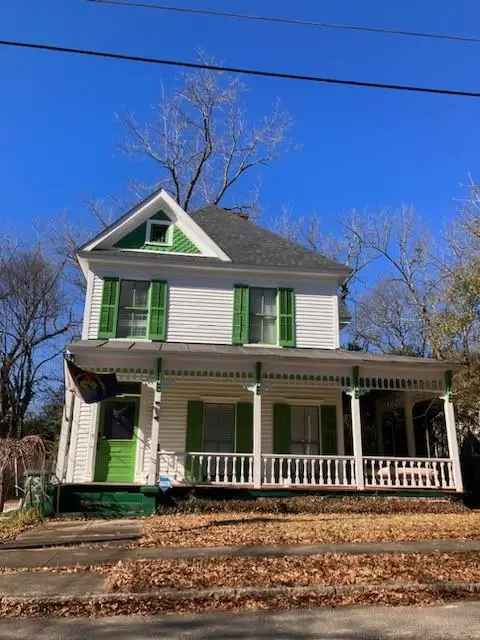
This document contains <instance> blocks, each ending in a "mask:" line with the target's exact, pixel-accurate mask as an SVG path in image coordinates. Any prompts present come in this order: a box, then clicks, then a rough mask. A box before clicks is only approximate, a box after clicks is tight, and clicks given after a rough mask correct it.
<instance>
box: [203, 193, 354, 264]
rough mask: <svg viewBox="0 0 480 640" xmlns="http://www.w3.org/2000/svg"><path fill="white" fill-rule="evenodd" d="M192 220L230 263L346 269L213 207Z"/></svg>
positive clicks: (234, 214) (206, 208)
mask: <svg viewBox="0 0 480 640" xmlns="http://www.w3.org/2000/svg"><path fill="white" fill-rule="evenodd" d="M192 218H193V220H194V221H195V222H196V223H197V224H198V226H199V227H201V228H202V229H203V230H204V231H205V233H207V234H208V235H209V236H210V237H211V238H212V240H213V241H214V242H216V243H217V244H218V245H219V246H220V247H221V248H222V249H223V251H225V253H226V254H227V255H228V256H229V257H230V258H231V260H232V262H233V263H239V264H245V265H254V266H275V267H291V268H297V269H302V268H304V269H308V270H309V271H310V270H315V269H319V270H320V269H329V270H330V269H331V270H337V269H342V270H345V269H346V267H345V265H343V264H340V263H339V262H334V261H333V260H330V259H329V258H326V257H325V256H322V255H320V254H319V253H316V252H315V251H308V250H307V249H305V248H304V247H302V246H300V245H298V244H295V243H294V242H290V241H289V240H286V239H285V238H282V237H281V236H279V235H277V234H276V233H273V232H272V231H268V230H267V229H264V228H262V227H259V226H258V225H256V224H254V223H253V222H250V221H249V220H246V219H245V218H243V217H241V216H240V215H239V214H238V213H232V212H231V211H226V210H225V209H221V208H220V207H216V206H209V207H205V208H204V209H200V210H198V211H196V212H195V213H192Z"/></svg>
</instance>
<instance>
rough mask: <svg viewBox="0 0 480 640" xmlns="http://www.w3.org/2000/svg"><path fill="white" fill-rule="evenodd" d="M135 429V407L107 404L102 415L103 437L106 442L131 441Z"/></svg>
mask: <svg viewBox="0 0 480 640" xmlns="http://www.w3.org/2000/svg"><path fill="white" fill-rule="evenodd" d="M134 429H135V405H134V404H133V403H132V402H129V403H125V402H121V401H119V402H109V403H108V404H106V405H105V408H104V413H103V436H104V437H105V438H107V439H108V440H131V439H132V438H133V432H134Z"/></svg>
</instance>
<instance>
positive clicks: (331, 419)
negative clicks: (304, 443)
mask: <svg viewBox="0 0 480 640" xmlns="http://www.w3.org/2000/svg"><path fill="white" fill-rule="evenodd" d="M320 420H321V427H322V451H321V453H322V455H324V456H329V455H336V454H337V407H335V406H326V405H325V406H322V407H321V410H320Z"/></svg>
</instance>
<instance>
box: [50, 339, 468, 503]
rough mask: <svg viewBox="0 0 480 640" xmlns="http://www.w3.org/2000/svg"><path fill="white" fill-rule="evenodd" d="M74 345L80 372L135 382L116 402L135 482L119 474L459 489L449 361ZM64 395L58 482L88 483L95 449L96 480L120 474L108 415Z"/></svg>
mask: <svg viewBox="0 0 480 640" xmlns="http://www.w3.org/2000/svg"><path fill="white" fill-rule="evenodd" d="M72 352H73V353H74V354H75V361H76V362H77V363H78V364H79V366H82V367H85V368H87V369H88V368H90V369H94V370H96V371H99V372H102V371H105V372H107V371H116V372H117V375H118V377H119V379H120V380H122V381H124V382H125V383H129V384H131V383H132V382H133V381H136V383H137V385H138V389H139V390H138V392H135V393H137V395H136V397H135V398H133V397H132V395H131V394H132V393H133V392H130V395H128V393H127V394H126V395H125V396H117V398H115V402H117V403H122V401H123V400H122V398H125V405H126V406H127V404H128V403H129V404H130V406H131V413H130V414H129V415H131V418H129V419H131V420H132V421H133V420H135V423H133V422H132V425H131V434H132V436H131V446H129V447H128V450H127V449H126V448H124V449H123V451H124V452H125V453H124V454H122V455H124V456H128V464H130V465H131V468H132V476H131V479H129V480H127V478H125V477H123V476H122V480H121V481H122V482H131V483H132V484H136V485H140V486H143V485H145V486H152V487H154V486H158V485H159V484H160V485H162V484H167V485H168V484H171V485H172V486H173V487H175V488H182V487H183V488H185V489H188V488H191V487H202V488H207V487H211V488H212V490H214V489H215V488H218V489H219V490H220V489H221V488H228V489H245V490H255V491H258V490H265V491H271V490H282V491H290V490H292V491H298V490H304V491H332V492H352V491H359V492H385V493H386V492H395V491H398V492H405V493H413V492H417V493H418V492H422V493H426V494H428V493H431V494H434V493H435V492H462V491H463V484H462V478H461V472H460V465H459V455H458V444H457V436H456V430H455V417H454V410H453V404H452V399H451V373H450V371H449V369H448V364H445V363H440V362H437V361H433V360H426V359H414V358H405V357H400V356H391V357H386V356H377V355H372V354H364V353H356V352H337V351H330V352H328V351H327V350H314V349H309V350H304V349H303V350H302V349H288V350H287V349H282V350H278V349H269V348H260V347H257V348H246V347H232V346H223V347H222V346H217V345H211V346H210V345H180V344H178V345H176V344H172V343H165V344H161V345H159V344H145V343H142V344H141V343H129V342H122V343H116V344H115V343H112V342H102V341H81V343H77V344H76V345H73V348H72ZM69 397H70V399H71V402H72V404H71V405H69V406H68V407H67V408H66V412H65V418H64V428H63V429H62V438H61V442H60V453H59V459H58V466H57V469H58V472H57V475H58V476H59V477H60V478H63V480H64V481H67V482H69V483H91V482H95V481H98V480H99V477H98V469H99V467H98V461H99V456H100V452H103V453H102V456H103V461H104V463H105V460H107V463H105V464H107V467H105V464H104V465H103V467H102V473H104V475H103V476H102V478H103V481H104V482H105V483H112V482H115V481H118V480H115V479H114V477H113V476H112V475H110V476H109V473H110V472H112V473H113V472H115V473H117V472H119V471H118V470H120V471H121V470H122V469H123V468H124V466H125V464H124V462H125V461H123V460H120V459H118V460H115V461H114V462H112V461H110V463H109V461H108V455H110V456H112V452H113V451H116V450H117V449H114V448H113V447H111V446H110V447H109V448H108V447H107V449H106V450H105V451H106V452H105V451H104V442H102V437H103V440H105V433H106V431H105V425H103V424H102V420H105V417H104V416H106V415H110V413H109V412H108V411H105V410H102V407H101V406H97V405H84V403H82V402H79V401H78V400H75V401H74V398H75V397H74V394H73V392H72V393H71V394H70V396H69ZM107 402H108V401H107ZM73 404H75V406H73ZM133 406H135V407H136V408H135V410H134V408H133ZM102 416H103V417H102ZM69 417H70V423H69ZM68 424H70V425H71V426H72V429H71V432H69V429H68ZM108 429H109V431H108V432H109V433H111V432H112V425H109V427H108ZM102 433H103V436H102ZM111 437H114V436H111ZM109 452H110V453H109ZM118 455H120V454H118ZM125 460H127V457H125ZM108 464H110V469H109V468H108ZM112 470H113V471H112ZM61 474H63V476H62V475H61Z"/></svg>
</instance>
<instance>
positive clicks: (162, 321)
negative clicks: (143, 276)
mask: <svg viewBox="0 0 480 640" xmlns="http://www.w3.org/2000/svg"><path fill="white" fill-rule="evenodd" d="M166 335H167V283H166V282H160V281H159V280H153V281H152V282H151V283H150V304H149V311H148V337H149V338H150V340H158V341H164V340H165V339H166Z"/></svg>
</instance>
